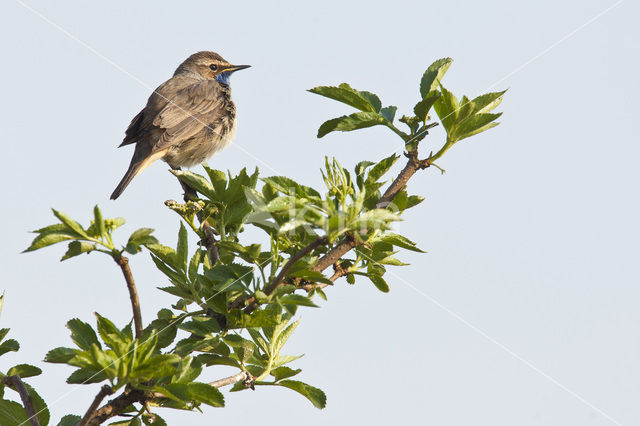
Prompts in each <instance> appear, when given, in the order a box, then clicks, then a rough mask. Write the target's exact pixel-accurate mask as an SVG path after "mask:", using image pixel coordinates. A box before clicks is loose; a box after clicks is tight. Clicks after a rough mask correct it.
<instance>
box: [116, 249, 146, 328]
mask: <svg viewBox="0 0 640 426" xmlns="http://www.w3.org/2000/svg"><path fill="white" fill-rule="evenodd" d="M113 260H115V262H116V263H117V264H118V266H120V269H122V274H123V275H124V279H125V281H126V282H127V288H128V289H129V298H130V299H131V308H132V309H133V322H134V325H135V328H136V339H139V338H141V337H142V314H140V299H138V290H136V283H135V281H134V280H133V275H132V274H131V268H129V259H128V258H126V257H124V256H122V255H118V256H114V257H113Z"/></svg>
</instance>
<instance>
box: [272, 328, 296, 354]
mask: <svg viewBox="0 0 640 426" xmlns="http://www.w3.org/2000/svg"><path fill="white" fill-rule="evenodd" d="M299 323H300V320H298V321H296V322H293V323H291V324H289V325H288V326H287V328H285V329H284V330H282V332H281V333H279V334H278V336H277V337H276V338H275V339H274V340H273V349H274V353H278V352H280V349H282V347H283V346H284V344H285V343H286V342H287V340H289V337H291V334H293V331H294V330H295V329H296V327H297V326H298V324H299Z"/></svg>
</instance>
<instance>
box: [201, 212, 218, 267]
mask: <svg viewBox="0 0 640 426" xmlns="http://www.w3.org/2000/svg"><path fill="white" fill-rule="evenodd" d="M202 231H203V232H204V239H203V242H204V245H205V247H207V250H209V260H210V261H211V266H213V265H215V264H216V263H218V260H220V253H219V252H218V246H217V245H216V243H217V241H216V236H215V235H214V233H213V229H212V228H211V225H209V222H208V221H207V220H205V221H204V222H202Z"/></svg>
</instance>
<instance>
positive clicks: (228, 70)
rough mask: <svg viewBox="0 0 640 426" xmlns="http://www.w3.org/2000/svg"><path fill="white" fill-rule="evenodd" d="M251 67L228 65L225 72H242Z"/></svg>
mask: <svg viewBox="0 0 640 426" xmlns="http://www.w3.org/2000/svg"><path fill="white" fill-rule="evenodd" d="M250 66H251V65H229V66H228V67H227V68H226V69H225V71H226V72H234V71H239V70H243V69H245V68H249V67H250Z"/></svg>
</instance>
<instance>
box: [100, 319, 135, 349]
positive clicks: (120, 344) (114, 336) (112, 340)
mask: <svg viewBox="0 0 640 426" xmlns="http://www.w3.org/2000/svg"><path fill="white" fill-rule="evenodd" d="M95 315H96V318H97V323H98V334H99V335H100V337H101V338H102V340H103V341H104V343H105V344H106V345H107V346H109V347H110V348H111V349H113V350H114V351H116V353H117V354H118V356H122V355H124V354H125V352H126V350H127V348H128V346H129V344H130V343H131V341H132V340H133V339H127V338H126V337H125V336H124V335H123V334H122V332H121V331H120V330H119V329H118V327H116V326H115V324H114V323H113V322H111V321H110V320H109V319H107V318H105V317H103V316H101V315H100V314H98V313H97V312H96V313H95Z"/></svg>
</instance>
